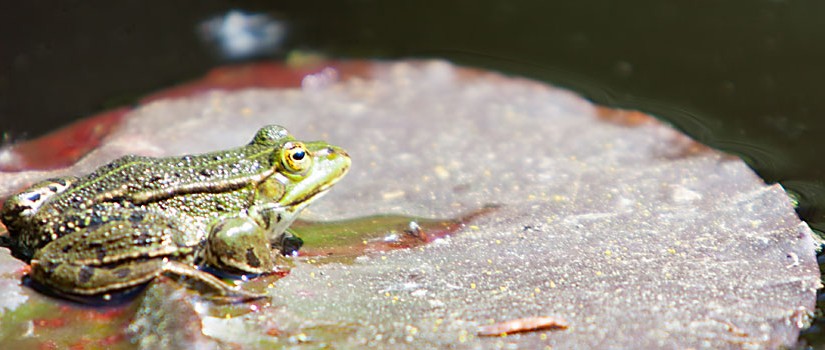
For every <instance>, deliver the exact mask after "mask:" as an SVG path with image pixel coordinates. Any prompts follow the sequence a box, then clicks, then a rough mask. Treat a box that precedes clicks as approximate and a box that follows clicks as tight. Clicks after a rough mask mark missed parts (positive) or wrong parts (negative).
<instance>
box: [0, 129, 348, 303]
mask: <svg viewBox="0 0 825 350" xmlns="http://www.w3.org/2000/svg"><path fill="white" fill-rule="evenodd" d="M349 166H350V158H349V156H348V155H347V153H346V152H345V151H344V150H342V149H340V148H338V147H335V146H331V145H329V144H327V143H325V142H321V141H316V142H300V141H297V140H295V139H294V138H293V137H292V136H291V135H290V134H289V132H288V131H287V130H286V129H284V128H283V127H280V126H275V125H270V126H266V127H263V128H261V129H260V130H259V131H258V132H257V134H256V135H255V137H254V139H253V140H252V142H250V143H249V144H248V145H246V146H243V147H239V148H235V149H230V150H225V151H220V152H213V153H206V154H200V155H187V156H181V157H169V158H150V157H140V156H126V157H123V158H120V159H118V160H116V161H114V162H112V163H110V164H108V165H105V166H103V167H101V168H98V169H97V170H95V171H94V172H92V173H91V174H88V175H86V176H81V177H64V178H57V179H49V180H45V181H42V182H40V183H38V184H35V185H33V186H32V187H30V188H28V189H26V190H24V191H22V192H20V193H18V194H16V195H14V196H12V197H10V198H9V199H8V200H6V202H5V205H4V207H3V210H2V212H0V217H2V220H3V223H4V224H5V225H6V227H7V229H8V231H9V236H8V241H7V243H6V245H8V246H9V248H10V249H11V251H12V254H13V255H14V256H16V257H17V258H20V259H22V260H24V261H27V262H30V263H31V268H32V269H31V274H30V276H31V278H32V279H33V280H34V281H36V282H38V283H39V284H41V285H42V286H45V287H47V288H51V289H53V290H54V291H56V292H59V293H64V294H65V293H67V294H76V295H97V294H103V293H109V292H112V291H117V290H122V289H124V288H129V287H134V286H138V285H141V284H145V283H146V282H149V281H151V280H152V279H154V278H155V277H157V276H158V275H160V274H167V275H173V276H177V277H186V278H184V279H183V280H187V281H190V282H193V281H194V282H200V283H196V284H197V285H198V286H200V289H201V291H202V293H203V294H205V295H207V296H212V297H215V298H236V299H241V300H246V299H252V298H257V297H260V295H257V294H254V293H250V292H245V291H242V290H238V289H235V288H233V287H231V286H230V285H228V284H227V283H225V282H223V281H222V280H220V279H218V278H217V277H215V276H214V275H212V274H210V273H207V272H205V271H204V270H205V269H203V267H207V266H208V267H210V268H212V269H215V270H218V271H228V272H232V273H238V274H245V275H257V274H263V273H267V272H271V271H272V270H273V269H274V268H275V266H274V263H273V259H272V250H273V249H276V250H278V249H282V248H283V247H282V246H281V245H282V244H283V242H284V241H285V238H288V236H289V234H288V233H286V229H287V227H288V226H289V225H290V224H291V223H292V221H293V220H295V218H296V217H297V216H298V214H299V213H300V211H301V210H302V209H303V208H305V207H306V206H307V205H308V204H309V203H311V202H312V201H314V200H315V199H317V198H319V197H320V196H321V195H323V194H324V193H326V192H327V190H328V189H329V188H330V187H331V186H332V185H333V184H335V183H336V182H337V181H338V180H340V179H341V178H342V177H343V176H344V174H346V172H347V170H348V169H349ZM193 285H194V284H193Z"/></svg>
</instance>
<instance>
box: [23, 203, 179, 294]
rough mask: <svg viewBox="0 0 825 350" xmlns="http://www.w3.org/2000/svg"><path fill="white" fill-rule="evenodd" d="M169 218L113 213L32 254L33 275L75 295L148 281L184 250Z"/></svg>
mask: <svg viewBox="0 0 825 350" xmlns="http://www.w3.org/2000/svg"><path fill="white" fill-rule="evenodd" d="M176 230H177V229H176V228H175V225H174V223H173V222H171V221H170V220H169V219H168V218H164V217H163V216H162V215H158V214H152V213H141V214H140V215H131V216H129V218H128V219H126V220H122V219H118V218H117V217H115V218H113V219H110V221H107V222H105V223H103V224H100V225H97V226H94V227H92V228H88V229H84V230H79V231H76V232H73V233H70V234H68V235H65V236H63V237H60V238H58V239H56V240H54V241H52V242H49V243H48V244H47V245H46V246H44V247H43V248H42V249H40V250H39V251H38V252H37V253H36V254H35V255H34V257H33V258H32V264H31V265H32V273H31V277H32V278H33V279H34V280H35V281H37V282H39V283H41V284H43V285H46V286H50V287H53V288H56V289H58V290H61V291H64V292H69V293H76V294H98V293H102V292H107V291H111V290H116V289H121V288H127V287H132V286H136V285H139V284H142V283H146V282H148V281H149V280H151V279H152V278H154V277H156V276H157V275H158V274H160V273H161V272H163V260H164V259H165V258H167V257H172V256H174V255H176V254H180V253H183V252H184V250H185V249H189V248H185V247H183V248H182V247H179V246H178V245H176V244H175V243H174V242H173V240H172V236H173V235H174V234H175V233H176V232H177V231H176Z"/></svg>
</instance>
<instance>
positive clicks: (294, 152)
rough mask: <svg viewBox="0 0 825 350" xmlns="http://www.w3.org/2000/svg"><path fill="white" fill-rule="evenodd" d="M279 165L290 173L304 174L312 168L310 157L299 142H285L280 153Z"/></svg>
mask: <svg viewBox="0 0 825 350" xmlns="http://www.w3.org/2000/svg"><path fill="white" fill-rule="evenodd" d="M281 164H283V166H284V169H286V170H287V171H289V172H291V173H295V174H302V173H305V172H306V171H307V170H309V168H310V167H311V166H312V157H310V155H309V151H307V148H306V146H304V144H303V143H301V142H287V143H285V144H284V148H283V151H282V152H281Z"/></svg>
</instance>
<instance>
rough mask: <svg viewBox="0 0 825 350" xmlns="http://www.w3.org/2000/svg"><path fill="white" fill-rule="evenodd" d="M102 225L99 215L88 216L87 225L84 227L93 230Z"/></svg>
mask: <svg viewBox="0 0 825 350" xmlns="http://www.w3.org/2000/svg"><path fill="white" fill-rule="evenodd" d="M102 224H103V218H101V217H100V215H97V214H93V215H91V216H89V224H88V225H86V228H88V229H93V228H95V227H97V226H100V225H102Z"/></svg>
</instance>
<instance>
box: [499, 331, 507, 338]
mask: <svg viewBox="0 0 825 350" xmlns="http://www.w3.org/2000/svg"><path fill="white" fill-rule="evenodd" d="M498 336H499V337H502V338H507V332H501V334H499V335H498Z"/></svg>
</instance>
